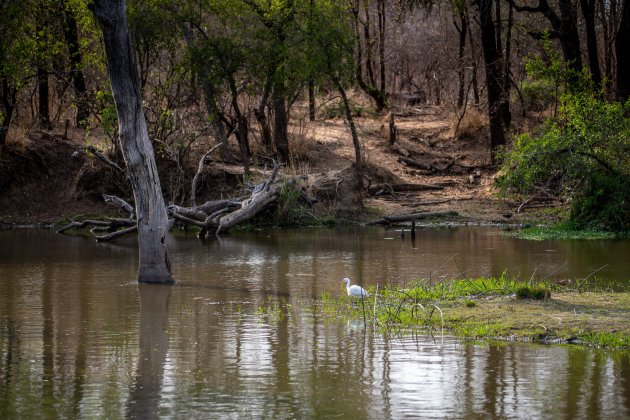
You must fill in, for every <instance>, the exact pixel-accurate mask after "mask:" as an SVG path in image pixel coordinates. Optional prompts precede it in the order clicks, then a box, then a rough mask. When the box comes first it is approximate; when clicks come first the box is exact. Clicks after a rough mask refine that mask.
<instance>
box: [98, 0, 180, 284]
mask: <svg viewBox="0 0 630 420" xmlns="http://www.w3.org/2000/svg"><path fill="white" fill-rule="evenodd" d="M90 8H91V10H92V11H93V12H94V15H95V16H96V19H97V21H98V23H99V26H100V27H101V30H102V31H103V40H104V44H105V53H106V56H107V71H108V73H109V79H110V83H111V87H112V93H113V96H114V102H115V104H116V114H117V116H118V122H119V130H120V143H121V145H122V152H123V157H124V158H125V162H126V163H127V169H128V171H129V177H130V180H131V185H132V187H133V193H134V198H135V203H136V215H137V218H138V244H139V254H140V261H139V268H138V281H139V282H141V283H172V282H173V281H174V280H173V277H172V275H171V264H170V260H169V257H168V249H167V247H166V235H167V233H168V217H167V213H166V206H165V205H164V198H163V196H162V190H161V188H160V180H159V177H158V172H157V167H156V164H155V159H154V155H153V148H152V146H151V142H150V141H149V133H148V131H147V125H146V120H145V118H144V112H143V110H142V98H141V95H140V86H139V81H138V73H137V68H136V63H135V59H134V51H133V48H132V46H131V38H130V36H129V28H128V26H127V13H126V4H125V0H95V1H94V2H93V3H92V4H91V5H90Z"/></svg>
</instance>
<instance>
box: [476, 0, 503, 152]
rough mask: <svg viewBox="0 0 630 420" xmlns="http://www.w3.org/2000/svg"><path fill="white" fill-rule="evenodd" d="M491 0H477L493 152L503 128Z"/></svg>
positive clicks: (501, 142)
mask: <svg viewBox="0 0 630 420" xmlns="http://www.w3.org/2000/svg"><path fill="white" fill-rule="evenodd" d="M492 3H493V0H479V18H480V25H481V46H482V48H483V58H484V62H485V66H486V85H487V87H488V118H489V122H490V151H491V153H493V156H492V157H493V160H494V152H496V151H497V150H498V148H499V147H501V146H503V145H504V144H505V130H504V127H503V116H502V110H503V107H502V106H501V101H502V99H503V94H502V86H503V81H502V77H501V76H502V71H501V70H502V68H501V60H500V59H499V51H498V49H499V48H500V47H499V46H497V44H496V41H497V38H496V31H495V27H494V22H493V20H492Z"/></svg>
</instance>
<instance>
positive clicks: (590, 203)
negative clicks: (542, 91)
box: [498, 91, 630, 230]
mask: <svg viewBox="0 0 630 420" xmlns="http://www.w3.org/2000/svg"><path fill="white" fill-rule="evenodd" d="M629 112H630V103H629V104H627V105H626V106H623V105H622V104H620V103H616V102H615V103H608V102H606V101H604V100H603V99H601V98H600V97H599V96H598V95H597V94H595V93H593V92H589V91H583V92H579V93H574V92H571V93H567V94H565V95H563V97H562V100H561V107H560V112H559V114H558V116H557V117H556V118H554V119H550V120H548V121H547V122H546V123H545V124H544V125H543V126H542V127H541V129H540V131H539V132H538V133H533V134H529V133H528V134H522V135H520V136H518V137H517V138H516V139H515V141H514V144H513V147H512V149H511V150H509V151H507V152H506V153H504V154H503V168H502V172H503V175H502V176H501V177H500V178H499V179H498V185H499V187H500V188H501V189H502V190H503V192H504V193H505V192H508V191H511V192H517V193H522V194H531V193H533V192H534V190H536V189H537V188H544V189H545V190H547V191H551V192H555V193H556V194H557V195H559V196H564V198H566V199H570V200H571V213H570V220H571V221H573V222H574V223H575V225H576V227H577V228H579V229H586V228H597V229H604V230H624V229H626V228H627V226H628V224H629V223H630V177H629V175H630V153H628V152H629V151H630V118H628V117H627V116H626V115H628V113H629Z"/></svg>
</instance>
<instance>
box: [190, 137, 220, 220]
mask: <svg viewBox="0 0 630 420" xmlns="http://www.w3.org/2000/svg"><path fill="white" fill-rule="evenodd" d="M222 144H223V142H220V143H218V144H216V145H214V146H213V147H212V148H211V149H210V150H208V151H207V152H206V154H204V155H203V156H202V157H201V159H199V166H198V168H197V173H196V174H195V176H194V177H193V180H192V185H191V190H190V204H191V206H192V207H196V206H197V201H196V200H197V197H196V193H197V180H198V179H199V176H200V175H201V173H202V172H203V168H204V166H205V164H206V159H207V158H209V157H210V154H211V153H212V152H214V151H215V150H216V149H218V148H219V147H220V146H221V145H222Z"/></svg>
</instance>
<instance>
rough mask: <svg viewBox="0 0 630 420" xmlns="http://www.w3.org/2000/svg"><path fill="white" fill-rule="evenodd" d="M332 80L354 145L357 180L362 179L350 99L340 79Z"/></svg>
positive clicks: (361, 162)
mask: <svg viewBox="0 0 630 420" xmlns="http://www.w3.org/2000/svg"><path fill="white" fill-rule="evenodd" d="M334 82H335V85H336V86H337V91H339V94H340V95H341V100H342V102H343V109H344V111H345V114H346V121H347V122H348V126H349V127H350V134H351V135H352V144H353V145H354V165H355V167H356V168H357V175H358V178H359V181H362V179H361V173H362V171H363V158H362V157H361V142H360V141H359V135H358V134H357V128H356V126H355V125H354V117H353V116H352V108H350V101H349V100H348V95H346V90H345V89H344V87H343V85H342V84H341V81H340V80H339V79H335V80H334ZM359 181H358V182H359ZM358 185H359V184H357V186H358Z"/></svg>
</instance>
